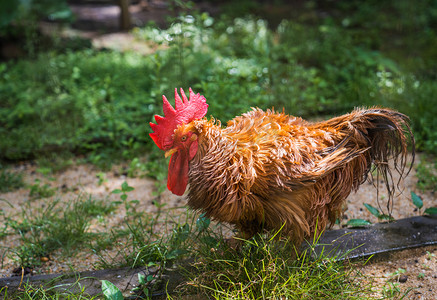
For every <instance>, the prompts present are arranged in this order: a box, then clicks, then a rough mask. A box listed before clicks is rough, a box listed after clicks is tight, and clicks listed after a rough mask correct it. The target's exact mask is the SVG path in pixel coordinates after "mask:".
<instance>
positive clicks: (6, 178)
mask: <svg viewBox="0 0 437 300" xmlns="http://www.w3.org/2000/svg"><path fill="white" fill-rule="evenodd" d="M23 186H24V183H23V176H22V175H21V174H20V173H14V172H10V171H8V169H7V168H3V166H2V165H0V193H6V192H11V191H14V190H16V189H19V188H21V187H23Z"/></svg>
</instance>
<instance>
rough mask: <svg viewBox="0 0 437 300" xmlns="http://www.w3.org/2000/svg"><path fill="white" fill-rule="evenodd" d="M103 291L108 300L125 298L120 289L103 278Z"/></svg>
mask: <svg viewBox="0 0 437 300" xmlns="http://www.w3.org/2000/svg"><path fill="white" fill-rule="evenodd" d="M102 292H103V295H105V299H107V300H123V299H124V298H123V294H122V293H121V291H120V289H119V288H118V287H116V286H115V285H114V284H113V283H112V282H110V281H108V280H102Z"/></svg>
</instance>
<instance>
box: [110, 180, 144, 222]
mask: <svg viewBox="0 0 437 300" xmlns="http://www.w3.org/2000/svg"><path fill="white" fill-rule="evenodd" d="M134 189H135V188H134V187H131V186H129V185H128V184H127V182H126V181H124V182H123V183H122V184H121V189H115V190H113V191H112V192H111V193H112V194H121V195H120V199H121V202H119V201H117V202H115V204H121V203H124V208H125V209H126V213H127V215H132V214H134V213H135V205H136V204H138V203H139V201H138V200H129V201H128V200H127V198H128V195H127V193H129V192H131V191H133V190H134Z"/></svg>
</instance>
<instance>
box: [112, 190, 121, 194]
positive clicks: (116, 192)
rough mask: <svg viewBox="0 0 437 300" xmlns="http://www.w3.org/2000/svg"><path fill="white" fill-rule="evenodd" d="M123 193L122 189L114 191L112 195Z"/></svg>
mask: <svg viewBox="0 0 437 300" xmlns="http://www.w3.org/2000/svg"><path fill="white" fill-rule="evenodd" d="M121 192H122V190H120V189H115V190H113V191H112V192H111V193H112V194H120V193H121Z"/></svg>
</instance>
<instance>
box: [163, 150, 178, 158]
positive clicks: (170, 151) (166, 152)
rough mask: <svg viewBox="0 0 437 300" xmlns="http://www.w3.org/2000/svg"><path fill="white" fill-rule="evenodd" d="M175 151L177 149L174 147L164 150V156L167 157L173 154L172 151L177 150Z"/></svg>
mask: <svg viewBox="0 0 437 300" xmlns="http://www.w3.org/2000/svg"><path fill="white" fill-rule="evenodd" d="M177 151H178V149H176V148H173V149H170V150H167V151H165V158H167V157H169V156H171V155H173V153H175V152H177Z"/></svg>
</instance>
